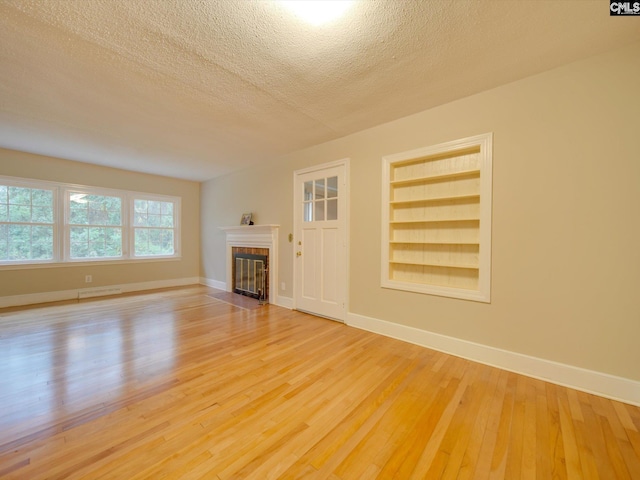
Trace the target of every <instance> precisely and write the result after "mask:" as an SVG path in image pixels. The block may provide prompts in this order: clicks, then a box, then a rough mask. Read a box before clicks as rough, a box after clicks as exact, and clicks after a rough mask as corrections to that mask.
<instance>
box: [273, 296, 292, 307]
mask: <svg viewBox="0 0 640 480" xmlns="http://www.w3.org/2000/svg"><path fill="white" fill-rule="evenodd" d="M276 305H278V306H279V307H283V308H288V309H289V310H293V298H291V297H283V296H282V295H278V296H277V297H276Z"/></svg>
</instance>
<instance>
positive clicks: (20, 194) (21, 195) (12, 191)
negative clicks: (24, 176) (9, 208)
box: [9, 187, 31, 205]
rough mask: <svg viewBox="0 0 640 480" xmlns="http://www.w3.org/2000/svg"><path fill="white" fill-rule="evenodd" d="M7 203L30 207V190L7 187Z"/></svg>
mask: <svg viewBox="0 0 640 480" xmlns="http://www.w3.org/2000/svg"><path fill="white" fill-rule="evenodd" d="M9 203H10V204H12V205H31V189H30V188H22V187H9Z"/></svg>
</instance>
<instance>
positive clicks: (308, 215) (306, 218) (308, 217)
mask: <svg viewBox="0 0 640 480" xmlns="http://www.w3.org/2000/svg"><path fill="white" fill-rule="evenodd" d="M303 210H304V211H303V212H302V215H303V218H302V221H303V222H311V221H313V202H305V204H304V209H303Z"/></svg>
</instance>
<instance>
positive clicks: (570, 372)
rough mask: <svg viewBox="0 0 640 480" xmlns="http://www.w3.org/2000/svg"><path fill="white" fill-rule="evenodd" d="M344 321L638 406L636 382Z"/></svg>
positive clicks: (386, 325)
mask: <svg viewBox="0 0 640 480" xmlns="http://www.w3.org/2000/svg"><path fill="white" fill-rule="evenodd" d="M346 323H347V325H349V326H351V327H355V328H360V329H362V330H367V331H369V332H373V333H378V334H380V335H384V336H387V337H391V338H395V339H398V340H403V341H405V342H409V343H413V344H416V345H420V346H422V347H426V348H431V349H433V350H438V351H440V352H444V353H448V354H451V355H455V356H457V357H462V358H466V359H468V360H472V361H475V362H479V363H483V364H485V365H490V366H493V367H497V368H501V369H503V370H508V371H510V372H515V373H519V374H522V375H526V376H528V377H533V378H537V379H539V380H544V381H547V382H550V383H555V384H558V385H562V386H565V387H569V388H573V389H576V390H581V391H584V392H587V393H593V394H595V395H600V396H602V397H607V398H611V399H613V400H619V401H621V402H625V403H630V404H632V405H638V406H640V382H638V381H635V380H631V379H628V378H623V377H616V376H614V375H609V374H606V373H601V372H596V371H593V370H587V369H584V368H580V367H574V366H571V365H566V364H563V363H558V362H553V361H551V360H545V359H542V358H537V357H531V356H529V355H524V354H521V353H516V352H510V351H508V350H502V349H499V348H495V347H490V346H487V345H482V344H479V343H474V342H469V341H466V340H461V339H458V338H454V337H448V336H446V335H440V334H438V333H432V332H427V331H426V330H420V329H418V328H413V327H407V326H405V325H399V324H397V323H392V322H388V321H385V320H379V319H377V318H372V317H367V316H364V315H358V314H355V313H348V314H347V322H346Z"/></svg>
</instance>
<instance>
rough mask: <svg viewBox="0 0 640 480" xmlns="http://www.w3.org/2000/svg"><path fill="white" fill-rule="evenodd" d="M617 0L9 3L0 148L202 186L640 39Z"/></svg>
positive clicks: (0, 48) (1, 11) (0, 28)
mask: <svg viewBox="0 0 640 480" xmlns="http://www.w3.org/2000/svg"><path fill="white" fill-rule="evenodd" d="M637 20H638V19H637V18H632V17H624V18H623V17H610V16H609V2H607V1H606V0H597V1H591V0H578V1H574V0H557V1H545V0H533V1H531V0H523V1H516V0H512V1H505V0H482V1H479V0H474V1H466V0H429V1H427V0H414V1H410V0H362V1H358V2H356V4H355V5H354V6H353V7H352V8H351V9H350V10H349V11H348V12H347V15H346V16H345V17H343V18H342V19H340V20H338V21H336V22H334V23H332V24H330V25H327V26H323V27H312V26H310V25H307V24H304V23H303V22H302V21H301V20H299V19H298V18H297V17H294V16H292V15H291V14H290V13H289V12H288V11H287V10H286V9H284V8H283V7H282V5H280V4H278V3H277V2H274V1H268V0H263V1H251V0H0V146H2V147H6V148H11V149H16V150H22V151H27V152H32V153H39V154H46V155H51V156H56V157H61V158H67V159H71V160H78V161H83V162H89V163H95V164H100V165H108V166H113V167H118V168H124V169H128V170H135V171H141V172H147V173H156V174H160V175H168V176H173V177H180V178H186V179H192V180H198V181H202V180H206V179H210V178H213V177H216V176H219V175H223V174H226V173H229V172H231V171H233V170H237V169H243V168H248V167H250V166H252V165H256V164H259V163H263V162H269V161H273V160H274V159H276V158H277V157H278V156H279V155H282V154H284V153H288V152H291V151H295V150H297V149H300V148H303V147H307V146H311V145H315V144H318V143H321V142H325V141H328V140H331V139H334V138H339V137H342V136H345V135H347V134H350V133H353V132H356V131H359V130H362V129H365V128H368V127H372V126H374V125H378V124H381V123H384V122H388V121H391V120H393V119H396V118H400V117H403V116H406V115H409V114H412V113H416V112H418V111H422V110H425V109H427V108H430V107H433V106H435V105H439V104H443V103H446V102H449V101H451V100H455V99H457V98H461V97H464V96H467V95H471V94H474V93H477V92H480V91H483V90H486V89H489V88H492V87H495V86H498V85H501V84H505V83H508V82H511V81H514V80H517V79H519V78H523V77H526V76H529V75H532V74H535V73H538V72H542V71H545V70H548V69H550V68H553V67H556V66H559V65H562V64H565V63H568V62H571V61H574V60H577V59H580V58H584V57H587V56H590V55H594V54H597V53H600V52H604V51H606V50H610V49H612V48H615V47H616V46H619V45H624V44H628V43H631V42H634V41H639V40H640V24H639V23H638V21H637Z"/></svg>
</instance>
